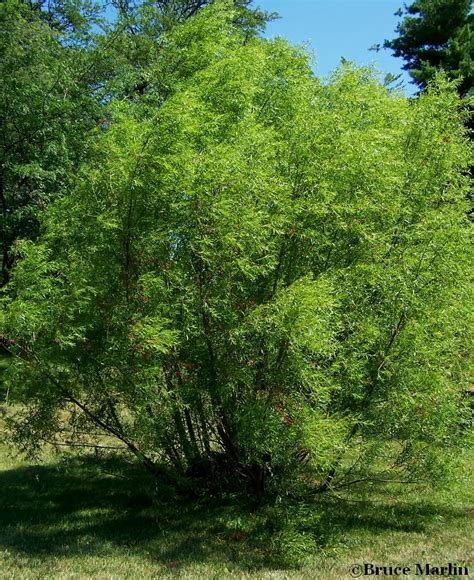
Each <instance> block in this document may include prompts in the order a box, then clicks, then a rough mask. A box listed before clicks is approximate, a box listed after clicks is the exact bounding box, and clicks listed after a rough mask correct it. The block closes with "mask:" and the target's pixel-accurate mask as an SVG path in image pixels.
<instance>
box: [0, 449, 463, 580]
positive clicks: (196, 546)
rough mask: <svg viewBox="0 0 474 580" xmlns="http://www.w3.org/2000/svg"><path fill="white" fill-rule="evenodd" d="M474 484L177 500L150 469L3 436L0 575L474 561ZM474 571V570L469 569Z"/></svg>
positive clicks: (344, 570) (342, 568)
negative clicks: (12, 449)
mask: <svg viewBox="0 0 474 580" xmlns="http://www.w3.org/2000/svg"><path fill="white" fill-rule="evenodd" d="M473 504H474V486H472V478H471V481H469V478H466V477H464V476H463V477H458V478H457V481H455V483H454V484H453V486H451V487H450V488H449V489H444V490H442V491H437V492H434V491H433V490H430V489H429V488H420V487H410V486H407V485H405V486H394V485H392V486H385V487H375V486H373V487H370V486H365V487H364V488H358V489H355V488H354V489H351V490H350V491H347V492H346V493H345V495H344V497H331V496H328V497H318V498H316V499H315V500H314V501H312V502H310V503H304V504H303V503H300V504H298V503H292V504H288V505H281V504H280V505H276V506H275V505H265V506H260V507H258V508H257V507H256V506H255V504H254V503H252V502H251V501H248V502H247V501H244V500H242V498H237V497H233V496H229V497H227V498H221V499H211V500H205V499H194V500H189V499H187V500H184V499H181V500H177V499H176V497H174V498H173V497H172V495H170V493H169V490H168V491H167V490H166V489H164V488H163V489H160V490H159V491H157V490H156V487H155V484H154V482H153V481H152V480H151V479H149V478H147V476H146V475H145V474H143V472H142V471H141V470H137V469H136V467H134V466H133V465H130V464H128V463H126V462H124V461H123V459H122V460H121V459H119V458H113V457H109V458H108V459H104V458H96V457H94V456H93V455H90V456H88V457H86V458H82V459H79V458H78V457H76V456H75V455H73V454H70V453H68V454H62V455H61V456H58V455H55V454H53V453H51V451H45V453H44V456H43V457H42V458H41V462H38V463H28V462H26V461H24V460H21V459H19V458H18V457H15V456H12V455H10V454H9V449H8V448H7V446H6V445H3V446H2V445H0V578H2V579H3V578H15V579H16V578H22V579H29V578H46V577H51V578H55V579H56V578H104V579H105V578H107V579H108V578H153V577H174V576H176V577H181V578H206V579H207V578H223V577H234V578H247V577H251V578H325V579H326V578H327V579H332V578H334V579H336V578H346V577H347V578H349V577H350V576H349V567H350V565H351V564H354V563H362V562H364V561H366V562H373V563H375V564H379V565H390V564H391V565H408V566H414V564H416V563H418V562H420V563H425V562H430V563H431V564H433V565H435V564H439V565H441V564H445V563H446V562H454V563H457V564H458V565H461V564H464V565H468V566H470V567H471V569H474V561H473V559H472V551H471V550H472V545H474V543H473V541H472V540H473V539H474V538H473V525H472V524H473V521H472V517H473V514H474V511H473ZM471 573H472V570H471Z"/></svg>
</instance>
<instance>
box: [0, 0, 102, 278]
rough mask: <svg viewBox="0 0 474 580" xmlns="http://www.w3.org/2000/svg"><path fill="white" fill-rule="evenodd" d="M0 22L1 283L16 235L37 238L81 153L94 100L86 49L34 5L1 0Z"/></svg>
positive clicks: (91, 121) (94, 110) (91, 124)
mask: <svg viewBox="0 0 474 580" xmlns="http://www.w3.org/2000/svg"><path fill="white" fill-rule="evenodd" d="M0 26H1V28H2V34H1V35H0V75H1V78H2V87H1V93H0V116H1V118H2V132H1V137H0V203H1V212H2V219H1V222H0V240H1V246H2V272H1V274H2V276H1V280H0V284H2V283H6V282H7V281H8V277H9V272H10V269H11V267H12V264H13V255H12V244H13V242H14V240H15V239H17V238H18V237H23V238H26V237H27V238H34V237H35V236H36V234H37V233H38V227H39V215H40V213H41V211H42V209H43V208H44V207H45V206H46V205H47V203H49V201H50V200H51V199H52V198H54V197H57V196H58V195H59V194H60V192H61V191H62V190H63V189H64V185H65V183H66V182H67V179H68V176H69V174H70V173H72V172H73V171H74V169H75V168H77V166H78V164H79V163H80V162H81V160H83V159H84V158H85V157H87V151H88V148H87V143H84V141H85V138H86V135H87V134H88V133H89V132H90V131H91V129H92V128H93V127H94V126H95V117H96V115H97V109H98V105H97V103H96V102H95V100H94V99H93V98H92V96H91V95H90V94H89V89H88V86H87V78H83V72H84V70H85V68H86V66H87V55H86V53H85V51H84V50H83V49H82V48H81V46H79V45H77V46H74V45H70V46H67V47H66V46H64V45H63V44H62V40H63V36H62V35H61V33H60V32H58V31H56V30H54V29H53V28H51V27H50V26H49V25H48V23H46V22H45V21H44V19H43V17H42V15H41V14H40V13H39V12H38V11H36V10H32V9H30V8H28V7H27V5H26V4H25V3H23V2H19V1H17V0H8V1H7V2H2V3H1V4H0ZM97 118H98V117H97Z"/></svg>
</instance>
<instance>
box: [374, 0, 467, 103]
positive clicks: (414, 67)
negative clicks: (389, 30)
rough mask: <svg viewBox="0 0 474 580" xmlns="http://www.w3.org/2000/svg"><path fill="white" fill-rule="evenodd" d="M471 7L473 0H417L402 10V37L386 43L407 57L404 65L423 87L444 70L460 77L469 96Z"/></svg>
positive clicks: (465, 92)
mask: <svg viewBox="0 0 474 580" xmlns="http://www.w3.org/2000/svg"><path fill="white" fill-rule="evenodd" d="M471 8H472V2H471V1H470V0H416V1H415V2H412V3H411V4H409V5H408V6H405V8H404V10H400V11H399V13H398V14H399V16H403V17H404V19H403V20H402V22H401V23H400V24H399V25H398V27H397V32H398V37H397V38H395V39H394V40H386V41H385V44H384V46H385V48H390V49H392V51H393V53H394V55H395V56H397V57H401V58H403V59H404V60H405V63H406V64H405V66H404V67H403V68H404V69H405V70H408V71H409V72H410V75H411V76H412V78H413V80H414V81H415V82H416V83H417V84H418V86H419V87H421V88H423V89H425V88H426V87H427V85H428V83H429V81H430V80H432V79H433V77H434V75H435V73H436V72H437V71H439V70H440V69H442V70H444V71H446V72H447V73H448V75H449V77H450V78H451V79H458V80H459V85H458V90H459V93H460V94H461V95H466V94H468V93H470V92H471V90H472V86H473V82H474V30H473V18H474V15H473V14H472V12H471Z"/></svg>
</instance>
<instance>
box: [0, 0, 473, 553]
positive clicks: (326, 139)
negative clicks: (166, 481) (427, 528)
mask: <svg viewBox="0 0 474 580" xmlns="http://www.w3.org/2000/svg"><path fill="white" fill-rule="evenodd" d="M234 17H235V12H233V11H232V10H231V9H230V8H229V3H216V5H215V6H212V7H210V8H207V9H205V10H203V11H202V12H200V13H199V14H198V15H197V16H195V17H194V18H192V19H189V20H188V21H187V22H185V23H184V24H182V25H180V26H178V27H176V28H175V29H174V30H173V31H172V32H171V33H169V34H168V35H166V36H165V38H164V42H163V51H162V52H161V53H160V55H157V57H156V61H155V62H154V63H153V64H152V65H150V68H149V75H150V79H152V83H156V87H157V88H156V90H155V91H154V92H152V93H150V94H149V95H147V96H146V97H144V98H143V99H140V100H139V101H137V102H135V101H131V100H127V101H114V102H110V103H109V110H110V120H109V126H108V129H107V130H104V131H102V132H101V134H100V135H98V137H97V143H96V149H97V150H96V152H94V154H93V159H94V161H93V162H92V163H88V164H85V165H84V167H83V168H82V170H81V172H80V174H79V175H78V178H77V183H76V184H75V187H74V189H72V190H71V191H70V193H69V195H68V196H66V197H64V198H63V199H60V200H58V201H56V202H55V203H54V204H52V205H51V206H50V208H49V209H48V211H47V214H46V216H45V224H44V234H43V235H42V237H41V239H40V240H39V242H37V243H36V244H32V243H22V244H18V245H17V252H18V255H19V257H21V259H19V261H18V266H17V267H16V269H15V272H14V275H13V276H12V280H11V282H10V284H9V286H8V294H7V293H4V298H3V305H4V308H3V310H2V318H1V320H0V323H1V327H2V329H3V330H2V334H4V336H5V337H6V340H7V341H8V344H9V348H10V350H12V351H13V352H14V354H15V357H16V358H15V363H14V364H12V365H11V368H10V369H9V370H8V371H7V373H8V375H9V381H10V389H11V397H12V401H17V402H21V403H23V404H24V405H25V406H26V409H27V419H24V420H22V421H21V422H19V424H18V430H17V438H18V440H19V441H21V442H22V444H24V445H26V446H29V447H31V446H34V445H39V443H40V441H41V439H44V438H45V437H49V438H50V437H51V436H54V433H56V432H57V431H58V430H59V429H60V428H61V421H62V420H63V418H64V416H65V412H67V417H68V418H67V421H68V425H69V427H70V428H72V429H73V430H75V431H76V437H77V438H78V440H80V434H79V432H81V433H83V432H84V431H86V432H87V431H88V432H89V433H91V434H95V433H97V432H98V431H105V432H107V433H109V434H112V435H114V436H115V437H117V438H118V439H120V440H121V441H122V442H123V443H124V444H125V445H126V446H128V448H129V449H130V451H132V452H133V453H134V454H135V455H137V456H138V457H139V458H140V459H141V460H142V461H144V463H145V465H146V466H147V467H148V468H150V469H152V470H155V469H156V468H157V467H156V466H157V465H158V464H159V463H167V464H169V465H171V466H173V469H175V470H176V472H177V473H181V474H182V473H185V472H186V471H188V473H189V472H190V471H192V470H193V467H194V466H196V465H197V464H198V462H201V463H199V465H201V467H202V466H203V465H205V466H206V469H207V470H208V473H207V476H208V477H210V478H217V479H219V476H220V475H223V474H224V473H228V472H229V470H230V471H231V472H232V473H234V474H238V475H240V476H241V477H242V478H244V479H245V480H247V481H248V482H249V483H250V485H251V486H252V488H253V490H254V491H255V493H257V494H261V493H262V492H263V491H264V490H265V489H266V488H267V489H271V490H273V491H275V492H276V493H277V494H280V495H281V494H284V493H294V492H298V491H300V490H301V487H302V486H303V487H304V486H307V485H309V486H312V487H315V486H318V485H319V486H320V489H325V488H326V487H327V486H328V485H331V486H337V485H345V484H346V483H347V482H348V479H351V478H352V477H355V478H356V479H357V478H366V477H373V478H377V477H379V478H380V477H388V476H390V477H395V478H397V479H407V478H408V479H410V478H414V477H416V478H419V477H420V465H422V466H423V469H422V470H421V471H422V472H423V474H425V475H428V470H427V469H426V466H429V465H432V466H433V469H431V473H430V474H429V475H433V476H434V477H438V476H439V475H441V474H440V473H439V470H438V469H437V468H436V465H437V464H436V463H435V460H434V459H433V458H435V457H436V454H437V453H438V452H439V450H443V451H444V453H446V449H451V450H452V449H454V448H456V447H459V446H462V445H463V438H462V432H461V429H460V425H461V424H462V411H461V410H460V402H461V398H462V393H463V390H464V389H465V388H466V385H467V384H468V383H467V381H468V379H467V366H468V356H467V353H468V352H469V345H468V340H469V328H470V327H469V324H470V316H472V313H470V311H469V307H468V305H469V303H470V301H469V286H468V277H469V251H468V248H469V244H468V233H469V230H468V226H469V222H468V221H467V220H466V218H465V209H466V208H465V201H464V200H465V195H466V192H467V190H468V188H469V182H468V178H467V176H466V175H465V171H466V168H467V167H468V166H469V163H470V148H469V144H468V141H467V140H466V137H465V134H464V132H465V130H464V125H463V112H462V108H461V106H460V102H459V99H458V97H457V95H456V91H455V89H454V87H453V84H452V83H451V82H450V81H448V80H447V79H446V78H445V77H444V76H439V77H438V78H437V81H436V83H435V84H433V85H432V86H431V88H430V89H429V90H428V92H427V93H426V94H424V95H423V96H422V97H420V99H418V100H416V101H410V100H407V99H406V98H405V97H404V96H403V95H401V94H399V93H396V92H392V91H389V90H387V88H386V87H384V86H383V85H382V84H381V83H380V82H379V81H378V79H377V78H375V75H374V74H373V73H372V71H370V70H365V69H360V70H359V69H355V68H353V67H351V66H348V65H346V66H343V67H342V68H341V69H340V70H338V71H337V72H336V73H335V74H334V75H333V77H332V79H331V81H330V82H329V83H328V84H327V85H321V84H320V83H319V82H318V80H317V79H315V78H314V77H313V75H312V73H311V68H310V63H309V59H308V57H307V55H306V54H305V53H304V52H303V51H302V50H300V49H297V48H294V47H291V46H290V45H288V44H287V43H286V42H284V41H282V40H272V41H269V40H263V39H259V38H252V39H249V38H247V37H246V36H245V34H243V33H242V32H241V31H239V30H238V29H236V28H235V26H233V24H232V22H233V19H234ZM184 47H185V48H184ZM162 87H166V88H167V98H166V100H163V92H162V90H161V88H162ZM203 458H207V461H208V462H207V463H203V462H202V460H203ZM430 458H431V459H430ZM387 473H388V476H387ZM295 550H296V552H295V553H297V552H298V547H297V546H296V548H295Z"/></svg>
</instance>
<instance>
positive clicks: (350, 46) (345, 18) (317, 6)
mask: <svg viewBox="0 0 474 580" xmlns="http://www.w3.org/2000/svg"><path fill="white" fill-rule="evenodd" d="M403 2H404V0H256V2H255V4H256V5H258V6H260V8H263V9H264V10H267V11H269V12H278V13H279V14H280V16H281V18H280V19H278V20H276V21H274V22H271V23H270V24H269V25H268V28H267V32H266V36H283V37H285V38H287V39H288V40H290V41H291V42H293V43H296V44H301V43H305V44H306V45H307V46H308V48H309V49H310V50H311V52H313V54H314V57H315V67H314V69H315V72H316V74H317V75H318V76H323V77H324V76H326V75H327V74H328V73H330V72H331V71H332V70H333V69H334V68H336V67H337V65H338V64H339V62H340V60H341V57H344V58H346V59H348V60H353V61H355V62H356V63H358V64H361V65H367V64H373V65H375V66H376V68H377V69H378V70H380V71H382V72H383V73H387V72H391V73H394V74H399V73H401V72H402V70H401V66H402V64H403V61H402V60H401V59H398V58H394V57H393V56H391V52H390V51H388V50H381V51H380V52H378V53H377V52H374V51H369V48H370V47H371V46H373V45H374V44H377V43H380V44H382V43H383V41H384V39H385V38H394V37H395V36H396V35H395V33H394V30H395V28H396V25H397V23H398V21H399V18H398V17H396V16H394V13H395V12H396V10H398V8H400V7H401V6H403ZM403 80H404V81H405V85H406V86H405V90H406V92H407V93H408V94H413V93H414V91H415V87H414V85H413V84H411V83H410V82H409V77H408V75H407V74H406V73H403Z"/></svg>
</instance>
